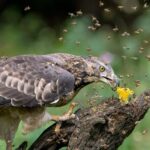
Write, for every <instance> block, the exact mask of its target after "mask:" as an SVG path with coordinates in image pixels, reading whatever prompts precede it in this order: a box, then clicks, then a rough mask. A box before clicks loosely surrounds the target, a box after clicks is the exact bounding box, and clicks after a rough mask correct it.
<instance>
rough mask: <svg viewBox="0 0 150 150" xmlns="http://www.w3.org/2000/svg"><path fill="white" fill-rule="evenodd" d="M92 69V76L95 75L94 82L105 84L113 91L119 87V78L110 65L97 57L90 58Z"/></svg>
mask: <svg viewBox="0 0 150 150" xmlns="http://www.w3.org/2000/svg"><path fill="white" fill-rule="evenodd" d="M91 61H92V64H91V65H92V67H93V70H94V74H95V75H96V78H97V79H96V80H97V81H100V82H103V83H106V84H108V85H110V86H111V87H112V88H113V89H115V88H116V87H118V86H119V82H120V80H119V78H118V77H117V75H116V74H115V73H114V71H113V69H112V67H111V65H110V64H109V63H106V62H105V61H102V60H101V59H99V58H97V57H92V58H91Z"/></svg>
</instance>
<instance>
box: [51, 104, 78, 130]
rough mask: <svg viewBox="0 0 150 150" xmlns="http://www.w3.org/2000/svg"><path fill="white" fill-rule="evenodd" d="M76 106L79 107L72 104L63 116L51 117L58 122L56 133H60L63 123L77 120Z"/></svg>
mask: <svg viewBox="0 0 150 150" xmlns="http://www.w3.org/2000/svg"><path fill="white" fill-rule="evenodd" d="M76 105H77V103H71V105H70V107H69V110H68V111H67V112H66V113H65V114H64V115H62V116H57V115H51V117H52V120H53V121H56V122H57V124H56V127H55V132H56V133H59V132H60V127H61V121H65V120H69V119H72V118H75V114H73V109H74V108H75V106H76Z"/></svg>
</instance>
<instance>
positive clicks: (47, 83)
mask: <svg viewBox="0 0 150 150" xmlns="http://www.w3.org/2000/svg"><path fill="white" fill-rule="evenodd" d="M99 81H102V82H104V83H106V84H109V85H110V86H111V87H116V86H117V85H118V82H119V80H118V78H117V76H116V75H115V74H114V71H113V69H112V68H111V66H110V65H109V64H106V63H105V62H102V61H101V60H100V59H99V58H98V57H86V58H84V57H81V56H75V55H71V54H65V53H55V54H49V55H22V56H15V57H9V58H1V59H0V138H1V139H4V140H5V141H6V144H7V150H11V149H12V140H13V138H14V135H15V132H16V130H17V128H18V124H19V122H20V121H22V122H23V124H24V129H23V131H24V132H25V133H28V132H30V131H32V130H34V129H36V128H38V127H40V126H41V125H42V124H43V123H46V122H48V121H50V120H55V121H63V120H67V119H69V118H72V117H74V115H73V114H71V113H70V112H69V113H66V114H64V115H62V116H55V115H51V114H49V113H48V112H46V109H45V108H46V107H51V106H53V107H57V106H62V105H65V104H67V103H68V102H69V101H70V100H72V99H73V98H74V96H75V95H76V94H77V93H78V92H79V90H80V89H81V88H82V87H84V86H86V85H87V84H90V83H92V82H99Z"/></svg>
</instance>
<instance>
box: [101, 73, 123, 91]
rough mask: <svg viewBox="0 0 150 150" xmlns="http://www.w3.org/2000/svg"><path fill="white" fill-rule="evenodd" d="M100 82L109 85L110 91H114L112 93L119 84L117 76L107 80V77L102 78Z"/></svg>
mask: <svg viewBox="0 0 150 150" xmlns="http://www.w3.org/2000/svg"><path fill="white" fill-rule="evenodd" d="M101 81H102V82H104V83H106V84H109V85H110V86H111V88H112V90H114V91H115V90H116V88H117V87H118V86H119V84H120V79H119V78H118V77H117V76H113V77H111V78H109V77H102V78H101Z"/></svg>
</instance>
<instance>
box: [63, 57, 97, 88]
mask: <svg viewBox="0 0 150 150" xmlns="http://www.w3.org/2000/svg"><path fill="white" fill-rule="evenodd" d="M66 61H67V65H66V66H64V67H65V69H66V70H68V71H69V72H71V73H72V74H73V75H74V77H75V86H76V89H80V88H82V87H83V86H86V85H87V84H90V83H92V82H96V81H97V80H98V75H97V74H95V71H94V68H93V64H92V62H90V61H87V60H86V59H84V58H82V57H75V58H73V59H68V60H66Z"/></svg>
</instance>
